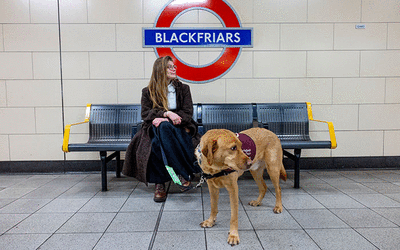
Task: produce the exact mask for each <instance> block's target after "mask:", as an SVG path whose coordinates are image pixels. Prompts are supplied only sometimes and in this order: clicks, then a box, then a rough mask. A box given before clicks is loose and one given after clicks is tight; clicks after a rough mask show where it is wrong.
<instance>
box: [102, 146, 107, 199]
mask: <svg viewBox="0 0 400 250" xmlns="http://www.w3.org/2000/svg"><path fill="white" fill-rule="evenodd" d="M100 159H101V191H103V192H105V191H107V152H106V151H100Z"/></svg>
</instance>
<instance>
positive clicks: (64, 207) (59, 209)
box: [37, 198, 89, 213]
mask: <svg viewBox="0 0 400 250" xmlns="http://www.w3.org/2000/svg"><path fill="white" fill-rule="evenodd" d="M88 201H89V198H84V199H61V198H57V199H54V200H52V201H51V202H49V203H48V204H47V205H45V206H44V207H42V208H41V209H39V210H38V211H37V213H75V212H78V211H79V209H81V208H82V207H83V206H84V205H85V204H86V203H87V202H88Z"/></svg>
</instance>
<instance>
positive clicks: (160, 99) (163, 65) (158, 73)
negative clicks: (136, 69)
mask: <svg viewBox="0 0 400 250" xmlns="http://www.w3.org/2000/svg"><path fill="white" fill-rule="evenodd" d="M169 61H173V60H172V57H170V56H164V57H160V58H157V60H156V61H155V62H154V64H153V72H152V73H151V78H150V82H149V86H148V88H149V91H150V98H151V100H152V101H153V108H162V109H164V110H168V99H167V89H168V84H169V80H168V78H167V67H168V62H169Z"/></svg>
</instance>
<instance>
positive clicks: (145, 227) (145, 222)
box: [107, 211, 159, 233]
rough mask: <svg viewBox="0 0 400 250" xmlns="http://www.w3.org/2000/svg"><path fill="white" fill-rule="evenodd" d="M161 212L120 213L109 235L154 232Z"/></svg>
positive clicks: (110, 227)
mask: <svg viewBox="0 0 400 250" xmlns="http://www.w3.org/2000/svg"><path fill="white" fill-rule="evenodd" d="M158 215H159V212H143V211H142V212H131V213H118V214H117V216H116V217H115V219H114V220H113V221H112V223H111V225H110V226H109V227H108V229H107V232H108V233H121V232H123V233H127V232H139V231H142V232H145V231H150V232H152V231H153V230H154V228H155V226H156V223H157V219H158Z"/></svg>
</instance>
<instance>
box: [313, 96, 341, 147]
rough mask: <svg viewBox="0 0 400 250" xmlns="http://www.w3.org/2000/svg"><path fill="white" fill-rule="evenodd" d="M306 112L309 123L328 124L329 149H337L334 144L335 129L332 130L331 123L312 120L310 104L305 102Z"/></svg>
mask: <svg viewBox="0 0 400 250" xmlns="http://www.w3.org/2000/svg"><path fill="white" fill-rule="evenodd" d="M307 111H308V119H309V120H310V121H316V122H323V123H326V124H328V128H329V136H330V138H331V148H332V149H335V148H336V147H337V143H336V135H335V129H334V128H333V123H332V122H327V121H320V120H314V118H313V115H312V109H311V103H310V102H307Z"/></svg>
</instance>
